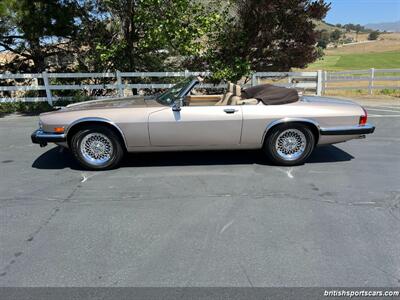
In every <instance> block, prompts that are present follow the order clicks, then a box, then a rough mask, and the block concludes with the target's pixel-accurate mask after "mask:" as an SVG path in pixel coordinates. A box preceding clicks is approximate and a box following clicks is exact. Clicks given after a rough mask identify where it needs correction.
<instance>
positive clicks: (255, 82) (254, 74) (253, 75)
mask: <svg viewBox="0 0 400 300" xmlns="http://www.w3.org/2000/svg"><path fill="white" fill-rule="evenodd" d="M257 83H258V80H257V75H256V73H253V74H252V75H251V86H256V85H257Z"/></svg>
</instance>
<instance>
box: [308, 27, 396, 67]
mask: <svg viewBox="0 0 400 300" xmlns="http://www.w3.org/2000/svg"><path fill="white" fill-rule="evenodd" d="M346 35H351V33H348V34H346ZM353 38H355V36H353ZM367 38H368V34H359V35H358V36H357V40H358V41H359V42H360V43H356V44H350V45H343V46H339V47H337V48H330V49H326V50H325V56H324V57H323V59H321V60H318V61H316V62H315V63H313V64H311V65H310V66H309V67H308V68H307V70H325V71H342V70H362V69H370V68H376V69H397V68H400V33H385V34H382V35H380V37H379V40H377V41H373V42H365V41H366V40H367Z"/></svg>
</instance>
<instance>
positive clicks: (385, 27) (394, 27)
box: [365, 21, 400, 32]
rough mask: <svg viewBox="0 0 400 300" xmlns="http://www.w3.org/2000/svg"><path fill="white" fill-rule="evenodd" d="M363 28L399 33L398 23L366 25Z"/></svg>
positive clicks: (399, 24) (399, 25) (399, 22)
mask: <svg viewBox="0 0 400 300" xmlns="http://www.w3.org/2000/svg"><path fill="white" fill-rule="evenodd" d="M365 27H366V28H369V29H373V30H379V31H388V32H400V21H397V22H385V23H374V24H367V25H365Z"/></svg>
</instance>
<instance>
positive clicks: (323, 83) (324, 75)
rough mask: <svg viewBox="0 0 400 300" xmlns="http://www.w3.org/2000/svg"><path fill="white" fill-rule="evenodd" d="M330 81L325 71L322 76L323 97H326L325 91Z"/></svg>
mask: <svg viewBox="0 0 400 300" xmlns="http://www.w3.org/2000/svg"><path fill="white" fill-rule="evenodd" d="M327 81H328V72H327V71H323V75H322V95H325V90H326V82H327Z"/></svg>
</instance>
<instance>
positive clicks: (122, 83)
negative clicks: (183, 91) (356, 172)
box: [0, 69, 400, 104]
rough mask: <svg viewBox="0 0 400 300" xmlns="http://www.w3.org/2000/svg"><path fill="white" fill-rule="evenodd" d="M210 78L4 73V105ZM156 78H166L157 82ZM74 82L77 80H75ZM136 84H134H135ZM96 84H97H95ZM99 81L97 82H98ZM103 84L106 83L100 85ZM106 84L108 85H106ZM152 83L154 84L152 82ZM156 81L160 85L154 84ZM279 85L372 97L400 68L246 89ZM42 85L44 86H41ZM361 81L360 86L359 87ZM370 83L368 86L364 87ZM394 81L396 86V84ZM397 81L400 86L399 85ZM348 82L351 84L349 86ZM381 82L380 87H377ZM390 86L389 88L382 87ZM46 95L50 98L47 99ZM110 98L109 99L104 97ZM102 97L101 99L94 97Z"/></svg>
mask: <svg viewBox="0 0 400 300" xmlns="http://www.w3.org/2000/svg"><path fill="white" fill-rule="evenodd" d="M199 75H200V76H205V77H206V76H209V75H211V73H210V72H189V71H183V72H120V71H116V72H104V73H101V72H100V73H99V72H97V73H48V72H43V73H40V74H11V73H4V74H0V102H15V101H21V102H38V101H47V102H48V103H49V104H53V101H57V100H60V99H71V98H72V97H70V96H69V97H68V96H58V95H57V93H58V92H59V91H73V90H82V91H86V92H87V93H88V94H90V92H92V91H94V90H102V91H111V93H114V95H117V96H119V97H124V96H126V95H127V92H128V91H129V90H131V89H138V90H141V89H152V90H153V89H165V88H170V87H171V86H173V83H171V82H165V81H167V80H165V79H166V78H177V77H189V76H199ZM154 78H160V79H161V78H164V79H163V80H161V81H164V82H160V80H153V79H154ZM68 79H71V80H73V79H75V80H82V81H86V82H83V83H78V84H77V82H73V83H68V82H67V83H65V82H64V83H62V81H63V80H64V81H65V80H68ZM75 80H74V81H75ZM132 80H134V81H135V82H134V83H132V82H131V81H132ZM93 81H94V82H93ZM96 81H97V82H96ZM99 81H103V82H99ZM105 81H106V82H105ZM149 81H150V82H149ZM152 81H156V82H152ZM271 81H272V82H273V83H274V84H275V85H279V86H286V87H292V88H296V89H300V90H303V91H305V90H307V91H313V92H314V93H315V94H316V95H321V94H323V93H325V91H327V90H358V89H367V90H368V91H369V92H370V93H371V94H372V93H373V90H376V89H385V88H390V89H400V84H399V83H400V82H397V81H400V69H370V70H352V71H340V72H326V71H316V72H254V73H252V75H251V81H250V82H249V83H245V84H244V86H254V85H257V84H260V83H264V82H271ZM39 82H40V84H39ZM357 82H360V85H358V84H357ZM363 82H367V83H368V84H367V85H366V86H362V85H361V84H362V83H363ZM393 82H394V83H393ZM396 82H397V84H396ZM347 83H348V84H347ZM377 83H379V84H377ZM382 83H387V84H388V85H387V86H386V85H382ZM202 87H203V88H206V89H215V88H223V87H224V85H213V84H203V85H202ZM28 91H45V93H44V92H42V94H43V96H42V97H37V96H35V97H32V96H29V95H25V93H26V92H28ZM44 94H45V95H46V96H45V97H44ZM102 97H107V95H106V96H101V98H102ZM93 98H99V97H93Z"/></svg>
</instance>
